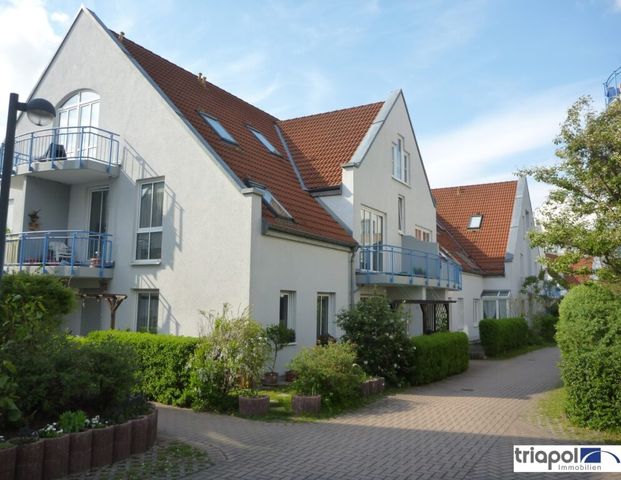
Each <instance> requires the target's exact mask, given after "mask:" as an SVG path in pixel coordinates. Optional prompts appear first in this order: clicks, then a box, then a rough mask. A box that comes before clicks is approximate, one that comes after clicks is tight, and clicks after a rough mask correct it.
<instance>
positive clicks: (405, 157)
mask: <svg viewBox="0 0 621 480" xmlns="http://www.w3.org/2000/svg"><path fill="white" fill-rule="evenodd" d="M392 176H393V178H395V179H396V180H399V181H400V182H403V183H409V182H410V154H409V153H408V152H406V151H405V150H404V149H403V138H401V137H398V138H397V140H396V141H395V142H393V143H392Z"/></svg>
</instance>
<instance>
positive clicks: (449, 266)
mask: <svg viewBox="0 0 621 480" xmlns="http://www.w3.org/2000/svg"><path fill="white" fill-rule="evenodd" d="M359 260H360V263H359V269H358V271H359V272H360V273H366V274H368V275H369V278H370V275H373V274H384V275H388V276H389V277H390V281H391V282H392V281H394V279H395V276H403V277H408V278H409V279H410V283H412V280H413V279H414V278H417V277H418V278H423V279H424V280H425V284H426V285H434V284H435V285H436V286H441V285H442V283H443V282H445V284H446V285H448V286H449V287H450V288H455V289H458V290H459V289H461V266H460V265H458V264H457V263H455V262H454V261H452V260H450V259H447V258H444V257H442V256H440V255H436V254H433V253H428V252H423V251H419V250H411V249H408V248H403V247H397V246H394V245H381V244H380V245H366V246H362V247H360V251H359Z"/></svg>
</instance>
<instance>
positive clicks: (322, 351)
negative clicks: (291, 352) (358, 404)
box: [289, 343, 364, 408]
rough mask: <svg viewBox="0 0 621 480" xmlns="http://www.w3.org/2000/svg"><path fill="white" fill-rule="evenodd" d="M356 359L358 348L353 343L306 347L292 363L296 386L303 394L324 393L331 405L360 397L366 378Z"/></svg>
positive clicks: (338, 404)
mask: <svg viewBox="0 0 621 480" xmlns="http://www.w3.org/2000/svg"><path fill="white" fill-rule="evenodd" d="M355 362H356V349H355V347H354V346H353V345H352V344H350V343H329V344H328V345H316V346H314V347H312V348H304V349H302V350H301V351H300V352H298V354H297V355H296V356H295V357H294V358H293V360H291V363H290V365H289V368H291V370H294V371H295V372H296V373H297V378H296V379H295V381H294V382H293V388H294V389H295V391H296V392H298V393H300V394H301V395H321V398H322V402H323V403H324V405H326V406H327V407H328V408H333V407H338V406H344V405H347V404H348V403H350V402H352V401H353V400H355V399H356V398H357V397H358V395H359V391H360V383H361V382H362V381H363V380H364V372H363V370H362V369H361V368H360V367H359V366H358V365H357V364H356V363H355Z"/></svg>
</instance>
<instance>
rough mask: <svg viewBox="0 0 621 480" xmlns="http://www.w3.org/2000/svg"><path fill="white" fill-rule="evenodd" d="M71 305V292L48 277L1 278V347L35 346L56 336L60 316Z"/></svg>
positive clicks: (20, 274)
mask: <svg viewBox="0 0 621 480" xmlns="http://www.w3.org/2000/svg"><path fill="white" fill-rule="evenodd" d="M74 305H75V294H74V292H73V290H71V289H70V288H67V287H65V286H63V284H62V283H61V282H60V280H59V279H57V278H55V277H53V276H51V275H29V274H26V273H17V274H14V275H4V276H3V277H2V282H1V283H0V345H1V346H6V345H7V344H9V343H10V342H26V341H27V342H30V343H38V341H39V339H41V338H45V337H47V336H49V335H51V334H56V333H58V329H59V327H60V325H61V323H62V316H63V315H66V314H68V313H69V312H71V310H72V309H73V307H74ZM23 347H24V345H22V348H23Z"/></svg>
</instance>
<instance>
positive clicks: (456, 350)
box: [412, 332, 469, 385]
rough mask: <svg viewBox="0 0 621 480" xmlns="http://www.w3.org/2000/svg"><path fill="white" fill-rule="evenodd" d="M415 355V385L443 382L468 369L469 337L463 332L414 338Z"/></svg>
mask: <svg viewBox="0 0 621 480" xmlns="http://www.w3.org/2000/svg"><path fill="white" fill-rule="evenodd" d="M412 344H413V345H414V347H415V348H416V349H415V353H414V358H415V369H414V383H415V384H416V385H422V384H425V383H430V382H435V381H437V380H442V379H443V378H446V377H448V376H449V375H455V374H456V373H461V372H463V371H465V370H467V369H468V359H469V354H468V336H467V335H466V334H465V333H463V332H440V333H434V334H432V335H423V336H420V337H414V338H412Z"/></svg>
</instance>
